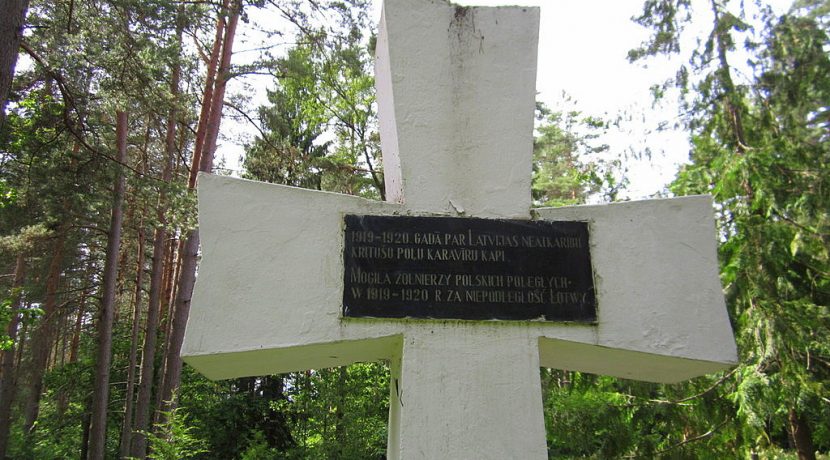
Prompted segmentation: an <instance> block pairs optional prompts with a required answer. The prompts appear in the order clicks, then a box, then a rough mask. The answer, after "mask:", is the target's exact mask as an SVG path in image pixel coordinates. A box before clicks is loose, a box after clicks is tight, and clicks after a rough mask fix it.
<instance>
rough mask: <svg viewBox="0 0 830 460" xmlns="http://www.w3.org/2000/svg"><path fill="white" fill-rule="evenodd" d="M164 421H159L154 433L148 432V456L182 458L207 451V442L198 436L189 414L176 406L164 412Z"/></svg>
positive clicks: (166, 459)
mask: <svg viewBox="0 0 830 460" xmlns="http://www.w3.org/2000/svg"><path fill="white" fill-rule="evenodd" d="M163 418H164V420H165V422H164V423H157V424H156V425H155V430H154V431H153V432H152V433H146V435H147V440H148V442H149V445H150V454H149V455H148V456H147V457H148V458H152V459H154V460H180V459H186V458H194V457H196V456H198V455H199V454H201V453H204V452H207V451H206V449H205V445H206V442H205V441H204V440H202V439H199V438H197V437H196V436H195V435H194V434H193V431H194V429H193V428H192V427H191V426H188V422H187V415H186V414H185V413H184V412H183V411H182V410H181V409H180V408H175V409H172V410H170V411H168V412H165V413H164V417H163Z"/></svg>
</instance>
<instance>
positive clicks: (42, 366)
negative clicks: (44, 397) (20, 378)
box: [23, 228, 66, 435]
mask: <svg viewBox="0 0 830 460" xmlns="http://www.w3.org/2000/svg"><path fill="white" fill-rule="evenodd" d="M65 244H66V229H65V228H60V229H58V231H57V234H56V236H55V239H54V241H53V243H52V250H51V254H52V259H51V261H50V262H49V272H48V275H47V277H46V294H45V296H44V302H43V317H42V318H41V319H40V323H39V325H38V327H37V328H35V330H34V331H33V332H32V335H31V341H30V345H29V349H30V351H29V354H30V355H31V360H30V361H29V363H28V366H27V367H28V372H27V385H26V390H27V391H26V396H25V398H24V403H23V431H24V433H26V434H27V435H28V434H29V433H31V431H32V429H33V427H34V426H35V421H36V420H37V416H38V412H39V410H40V393H41V391H42V390H43V374H44V373H45V372H46V364H47V362H48V360H49V349H50V348H51V344H52V336H53V335H54V331H53V324H52V323H53V322H54V320H55V316H56V315H55V310H56V308H57V303H58V286H59V285H60V277H61V268H62V267H63V255H64V250H65V248H64V245H65Z"/></svg>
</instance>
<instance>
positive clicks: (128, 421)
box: [118, 219, 144, 458]
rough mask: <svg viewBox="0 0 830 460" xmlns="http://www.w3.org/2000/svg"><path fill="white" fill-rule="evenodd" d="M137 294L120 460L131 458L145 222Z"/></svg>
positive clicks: (141, 226) (140, 235)
mask: <svg viewBox="0 0 830 460" xmlns="http://www.w3.org/2000/svg"><path fill="white" fill-rule="evenodd" d="M136 259H137V260H136V267H137V268H136V273H135V293H134V294H133V324H132V330H131V331H130V355H129V360H128V361H129V364H127V366H128V367H127V387H126V388H127V392H126V393H127V394H126V396H125V397H124V400H125V401H124V423H123V424H122V425H121V440H120V442H119V449H118V452H119V458H127V457H129V456H130V440H131V439H132V432H133V400H134V399H135V368H136V365H137V361H138V333H139V329H140V326H141V288H142V286H143V284H144V221H143V219H140V222H139V224H138V255H137V257H136Z"/></svg>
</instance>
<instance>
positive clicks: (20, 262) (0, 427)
mask: <svg viewBox="0 0 830 460" xmlns="http://www.w3.org/2000/svg"><path fill="white" fill-rule="evenodd" d="M25 271H26V258H25V256H24V255H23V253H22V252H21V253H20V254H18V255H17V261H16V263H15V266H14V284H12V304H11V312H10V314H11V320H10V321H9V328H8V331H7V334H8V336H9V340H10V341H11V344H12V345H11V346H10V347H9V348H8V349H6V350H3V355H2V368H3V378H2V380H0V459H4V458H6V450H7V449H8V445H9V428H10V425H11V413H12V403H13V402H14V397H15V394H16V393H17V382H16V381H15V380H16V375H15V374H16V373H15V367H14V362H15V359H14V357H15V353H14V342H15V339H16V338H17V327H18V325H19V324H20V315H19V314H18V311H20V301H21V299H22V297H23V296H22V292H21V290H22V289H23V279H24V277H25Z"/></svg>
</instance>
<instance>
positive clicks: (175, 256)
mask: <svg viewBox="0 0 830 460" xmlns="http://www.w3.org/2000/svg"><path fill="white" fill-rule="evenodd" d="M184 243H185V242H184V241H179V240H175V239H174V240H171V241H170V245H169V246H168V251H169V254H168V259H167V261H168V265H167V267H168V268H167V270H165V272H166V274H165V276H167V284H165V289H166V291H165V297H164V303H163V304H162V307H166V309H165V310H163V311H162V312H161V315H160V318H162V319H163V320H164V322H163V323H161V324H160V325H159V326H160V327H162V328H163V330H164V332H163V333H162V334H163V336H164V337H170V335H171V328H172V325H173V321H172V320H173V306H174V304H175V302H176V288H177V287H178V283H176V280H177V279H178V277H179V272H180V271H181V266H182V256H181V255H182V252H184ZM169 348H170V347H169V343H168V341H166V340H165V346H164V347H163V349H162V350H161V352H162V357H161V363H159V372H158V376H157V377H156V388H158V389H159V391H157V392H156V398H155V401H154V402H153V407H155V408H156V411H155V419H154V420H153V421H154V423H158V421H159V419H158V415H159V413H160V412H161V411H162V410H164V407H163V403H162V400H161V393H162V392H161V391H160V390H161V388H164V377H165V370H166V369H167V350H168V349H169Z"/></svg>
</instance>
